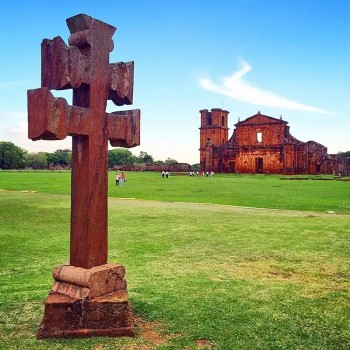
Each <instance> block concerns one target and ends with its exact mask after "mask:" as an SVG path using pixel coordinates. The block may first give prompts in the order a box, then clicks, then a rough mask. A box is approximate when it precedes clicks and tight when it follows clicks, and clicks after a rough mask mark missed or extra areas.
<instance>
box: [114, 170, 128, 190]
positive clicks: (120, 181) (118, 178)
mask: <svg viewBox="0 0 350 350" xmlns="http://www.w3.org/2000/svg"><path fill="white" fill-rule="evenodd" d="M125 181H126V176H125V174H124V172H122V174H121V175H119V174H118V173H115V185H116V186H120V187H124V186H125Z"/></svg>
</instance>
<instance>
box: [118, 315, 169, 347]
mask: <svg viewBox="0 0 350 350" xmlns="http://www.w3.org/2000/svg"><path fill="white" fill-rule="evenodd" d="M134 321H135V326H136V329H137V335H136V337H135V338H134V340H132V341H131V342H130V343H128V345H126V346H125V347H123V348H122V350H153V349H157V347H160V346H162V345H166V344H167V343H168V342H169V341H170V339H171V338H173V337H174V336H171V335H169V334H165V332H164V331H163V326H162V325H161V323H160V322H156V321H149V320H147V319H145V318H143V317H141V316H139V315H135V316H134Z"/></svg>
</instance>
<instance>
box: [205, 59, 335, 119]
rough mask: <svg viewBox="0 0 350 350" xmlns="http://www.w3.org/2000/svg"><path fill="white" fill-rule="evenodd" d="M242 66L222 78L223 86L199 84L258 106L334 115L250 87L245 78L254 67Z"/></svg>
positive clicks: (209, 81)
mask: <svg viewBox="0 0 350 350" xmlns="http://www.w3.org/2000/svg"><path fill="white" fill-rule="evenodd" d="M241 64H242V67H241V68H240V69H239V70H238V71H237V72H236V73H234V74H232V75H230V76H228V77H224V78H221V79H220V83H221V84H215V83H214V82H212V81H211V80H210V79H206V78H203V79H200V81H199V83H200V85H201V86H202V87H203V88H204V89H206V90H208V91H211V92H214V93H217V94H221V95H224V96H228V97H231V98H233V99H235V100H239V101H243V102H247V103H250V104H254V105H258V106H268V107H279V108H288V109H296V110H301V111H308V112H316V113H323V114H333V113H331V112H328V111H325V110H323V109H320V108H317V107H313V106H308V105H304V104H301V103H298V102H294V101H291V100H289V99H287V98H285V97H282V96H279V95H278V94H276V93H274V92H272V91H268V90H263V89H261V88H259V87H256V86H253V85H250V84H249V83H247V82H246V81H244V80H243V78H244V76H245V75H246V74H248V73H249V72H250V71H251V70H252V67H251V66H250V65H249V64H248V63H247V62H245V61H242V62H241Z"/></svg>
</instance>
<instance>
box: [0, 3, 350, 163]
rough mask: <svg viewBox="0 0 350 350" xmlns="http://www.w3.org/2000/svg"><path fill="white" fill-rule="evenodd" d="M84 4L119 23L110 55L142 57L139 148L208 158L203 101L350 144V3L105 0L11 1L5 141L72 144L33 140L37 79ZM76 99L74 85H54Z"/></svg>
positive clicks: (0, 20) (335, 148)
mask: <svg viewBox="0 0 350 350" xmlns="http://www.w3.org/2000/svg"><path fill="white" fill-rule="evenodd" d="M78 13H85V14H88V15H90V16H92V17H94V18H97V19H99V20H101V21H104V22H107V23H109V24H111V25H113V26H115V27H117V31H116V33H115V34H114V37H113V39H114V51H113V52H112V53H111V55H110V62H111V63H113V62H119V61H126V62H127V61H135V87H134V105H133V106H126V107H125V108H124V107H123V108H120V107H117V106H114V105H113V104H112V103H108V106H107V111H108V112H112V111H117V110H120V109H129V108H130V109H131V108H140V109H141V146H139V147H136V148H134V149H131V151H132V152H133V153H134V154H135V155H138V154H139V153H140V151H145V152H147V153H149V154H151V155H152V156H153V157H154V158H155V159H156V160H165V159H167V158H168V157H170V158H174V159H176V160H178V161H179V162H188V163H190V164H193V163H197V162H199V151H198V148H199V129H198V128H199V126H200V116H199V110H200V109H209V110H210V109H212V108H224V109H226V110H228V111H229V112H230V115H229V127H230V135H231V134H232V130H233V127H234V124H235V123H237V121H238V118H240V120H241V121H242V120H244V119H245V118H248V117H250V116H252V115H254V114H256V113H257V111H261V113H263V114H266V115H269V116H272V117H276V118H279V117H280V115H282V117H283V119H284V120H286V121H288V122H289V126H290V131H291V134H292V135H293V136H294V137H296V138H297V139H299V140H301V141H309V140H314V141H316V142H319V143H321V144H323V145H324V146H326V147H328V152H329V153H337V152H339V151H347V150H350V144H349V130H350V116H349V110H350V108H349V104H350V102H349V101H350V79H349V78H350V20H349V13H350V1H348V0H283V1H281V0H278V1H277V0H222V1H220V0H177V1H175V0H174V1H171V0H168V1H166V0H163V1H160V0H148V1H142V0H127V1H125V0H124V1H120V0H113V1H112V0H110V1H107V0H99V1H86V0H84V1H83V0H75V1H58V0H57V1H52V0H40V1H38V0H30V1H29V0H21V1H9V0H8V1H2V9H1V14H0V27H1V30H0V43H1V55H0V67H1V68H0V72H1V74H0V123H1V128H0V140H2V141H4V140H5V141H12V142H14V143H15V144H16V145H18V146H20V147H22V148H24V149H27V150H28V151H30V152H37V151H50V152H52V151H54V150H56V149H58V148H66V147H69V148H70V147H71V139H70V137H68V138H67V139H66V140H64V141H35V142H33V141H31V140H28V139H27V100H26V99H27V97H26V92H27V90H28V89H35V88H39V87H40V74H41V73H40V64H41V61H40V60H41V58H40V44H41V41H42V39H44V38H48V39H52V38H54V37H55V36H61V37H62V39H63V40H64V41H65V42H66V43H67V40H68V36H69V31H68V28H67V26H66V22H65V20H66V19H67V18H69V17H71V16H74V15H76V14H78ZM53 93H54V95H55V96H63V97H65V98H66V99H67V100H68V102H69V103H71V92H70V91H69V92H64V93H62V92H60V93H58V92H53Z"/></svg>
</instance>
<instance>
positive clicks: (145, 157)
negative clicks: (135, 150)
mask: <svg viewBox="0 0 350 350" xmlns="http://www.w3.org/2000/svg"><path fill="white" fill-rule="evenodd" d="M138 161H139V162H140V163H147V164H152V163H153V162H154V159H153V157H152V156H151V155H150V154H148V153H147V152H144V151H141V152H140V155H139V156H138Z"/></svg>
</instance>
